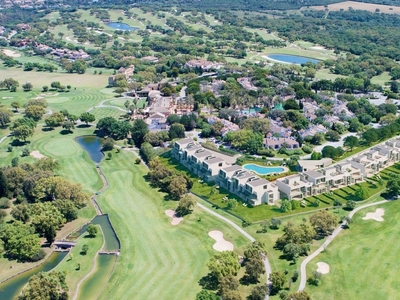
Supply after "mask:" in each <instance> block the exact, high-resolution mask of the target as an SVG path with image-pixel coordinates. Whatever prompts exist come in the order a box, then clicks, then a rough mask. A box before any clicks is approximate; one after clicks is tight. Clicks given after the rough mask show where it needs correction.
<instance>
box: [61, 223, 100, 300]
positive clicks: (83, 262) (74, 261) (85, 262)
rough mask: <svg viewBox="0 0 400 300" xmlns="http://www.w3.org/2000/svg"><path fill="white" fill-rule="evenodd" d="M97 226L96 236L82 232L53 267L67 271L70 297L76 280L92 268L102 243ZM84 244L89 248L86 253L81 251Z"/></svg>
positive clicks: (74, 289) (73, 291) (75, 285)
mask: <svg viewBox="0 0 400 300" xmlns="http://www.w3.org/2000/svg"><path fill="white" fill-rule="evenodd" d="M97 227H98V233H97V235H96V237H94V238H92V237H90V236H89V235H88V234H87V233H85V234H83V236H82V237H80V238H79V239H78V240H77V243H76V246H75V247H74V248H73V249H72V250H71V252H70V254H68V255H67V257H66V258H65V259H64V260H63V261H62V262H61V264H59V265H58V266H57V267H56V268H55V270H56V271H65V272H66V273H67V276H66V282H67V284H68V288H69V295H70V297H72V296H73V295H74V293H75V291H76V288H77V285H78V282H79V281H80V280H81V279H82V278H83V277H85V276H86V274H88V273H89V272H90V271H91V270H92V268H93V264H94V258H95V255H96V253H97V251H99V250H100V249H101V247H102V245H103V234H102V233H101V230H100V227H99V226H97ZM85 244H86V245H87V246H88V247H89V248H88V251H87V253H86V254H83V253H81V251H82V247H83V245H85ZM71 254H72V255H71ZM79 266H80V267H79Z"/></svg>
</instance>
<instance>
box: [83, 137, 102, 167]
mask: <svg viewBox="0 0 400 300" xmlns="http://www.w3.org/2000/svg"><path fill="white" fill-rule="evenodd" d="M76 141H77V142H78V144H79V145H80V146H81V147H82V148H83V150H85V151H86V152H87V153H88V154H89V157H90V159H91V160H93V161H94V162H95V163H100V162H101V160H102V159H103V157H104V153H103V152H101V148H102V147H103V145H102V143H103V139H102V138H99V137H97V136H95V135H84V136H80V137H77V138H76Z"/></svg>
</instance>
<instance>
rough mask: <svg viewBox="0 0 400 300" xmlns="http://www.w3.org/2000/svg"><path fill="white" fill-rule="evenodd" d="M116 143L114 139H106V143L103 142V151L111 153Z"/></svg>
mask: <svg viewBox="0 0 400 300" xmlns="http://www.w3.org/2000/svg"><path fill="white" fill-rule="evenodd" d="M114 143H115V141H114V139H112V138H107V139H105V141H104V142H103V148H102V150H103V151H110V150H112V149H114Z"/></svg>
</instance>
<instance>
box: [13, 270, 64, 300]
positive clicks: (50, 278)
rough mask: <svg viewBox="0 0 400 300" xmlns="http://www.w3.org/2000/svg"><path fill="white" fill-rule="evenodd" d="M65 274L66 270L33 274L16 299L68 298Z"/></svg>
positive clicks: (59, 299) (61, 299) (56, 299)
mask: <svg viewBox="0 0 400 300" xmlns="http://www.w3.org/2000/svg"><path fill="white" fill-rule="evenodd" d="M65 276H66V272H58V271H51V272H40V273H38V274H36V275H33V276H32V277H31V278H30V279H29V282H28V286H27V287H25V288H24V289H23V290H22V293H21V295H20V296H19V297H18V299H19V300H31V299H52V300H66V299H68V286H67V283H66V282H65Z"/></svg>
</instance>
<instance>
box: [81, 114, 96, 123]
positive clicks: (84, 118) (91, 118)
mask: <svg viewBox="0 0 400 300" xmlns="http://www.w3.org/2000/svg"><path fill="white" fill-rule="evenodd" d="M79 120H81V121H82V122H85V124H86V125H88V124H89V123H91V122H94V121H95V120H96V116H95V115H93V114H91V113H88V112H84V113H81V115H80V116H79Z"/></svg>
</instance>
